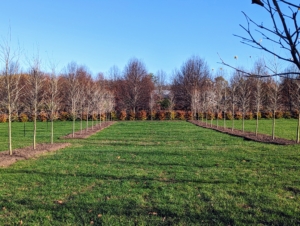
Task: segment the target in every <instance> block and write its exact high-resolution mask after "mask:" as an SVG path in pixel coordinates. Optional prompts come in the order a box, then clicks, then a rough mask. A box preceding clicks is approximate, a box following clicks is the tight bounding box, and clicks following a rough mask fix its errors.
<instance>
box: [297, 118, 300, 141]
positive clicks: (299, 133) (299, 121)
mask: <svg viewBox="0 0 300 226" xmlns="http://www.w3.org/2000/svg"><path fill="white" fill-rule="evenodd" d="M299 136H300V112H299V113H298V126H297V143H299Z"/></svg>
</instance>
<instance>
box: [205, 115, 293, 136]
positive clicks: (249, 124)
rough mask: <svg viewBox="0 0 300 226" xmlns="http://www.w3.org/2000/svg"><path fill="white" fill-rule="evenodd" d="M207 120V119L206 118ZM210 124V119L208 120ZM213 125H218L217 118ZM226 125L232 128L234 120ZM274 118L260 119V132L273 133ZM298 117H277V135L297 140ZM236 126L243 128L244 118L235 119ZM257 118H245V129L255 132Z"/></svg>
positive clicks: (220, 124) (221, 121)
mask: <svg viewBox="0 0 300 226" xmlns="http://www.w3.org/2000/svg"><path fill="white" fill-rule="evenodd" d="M204 122H205V120H204ZM207 123H208V125H210V123H211V122H210V120H208V121H207ZM212 123H213V125H217V120H213V121H212ZM225 123H226V127H227V128H232V121H231V120H226V121H225ZM272 123H273V120H272V119H260V120H259V121H258V133H262V134H269V135H271V134H272ZM297 124H298V119H276V121H275V136H276V137H282V138H286V139H289V140H296V134H297ZM223 125H224V121H223V120H219V126H221V127H223ZM234 128H235V129H239V130H242V120H234ZM255 128H256V120H255V119H252V120H245V131H251V132H255Z"/></svg>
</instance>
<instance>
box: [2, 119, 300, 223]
mask: <svg viewBox="0 0 300 226" xmlns="http://www.w3.org/2000/svg"><path fill="white" fill-rule="evenodd" d="M62 141H63V140H60V142H62ZM67 142H70V143H72V145H71V146H70V147H67V148H65V149H63V150H60V151H57V152H55V153H50V154H47V155H44V156H42V157H40V158H38V159H32V160H27V161H20V162H17V163H16V164H14V165H12V166H11V167H9V168H6V169H0V181H1V182H0V207H1V209H0V225H14V224H16V225H17V224H23V225H90V224H94V225H201V224H202V225H225V224H226V225H235V224H238V225H241V224H244V225H259V224H274V225H295V224H300V214H299V213H300V163H299V162H300V161H299V160H300V155H299V154H300V150H299V146H296V145H291V146H279V145H271V144H261V143H257V142H252V141H244V140H243V139H242V138H237V137H233V136H230V135H226V134H220V133H219V132H216V131H213V130H209V129H204V128H200V127H197V126H195V125H192V124H190V123H187V122H183V121H175V122H170V121H162V122H156V121H154V122H150V121H145V122H140V121H139V122H138V121H135V122H118V123H116V124H114V125H112V126H110V127H109V128H107V129H105V130H103V131H101V132H99V133H97V134H95V135H93V136H91V137H89V138H88V139H84V140H82V139H78V140H76V139H75V140H68V141H67Z"/></svg>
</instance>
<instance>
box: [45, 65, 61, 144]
mask: <svg viewBox="0 0 300 226" xmlns="http://www.w3.org/2000/svg"><path fill="white" fill-rule="evenodd" d="M45 83H46V87H45V88H46V91H45V101H44V103H45V106H46V108H47V110H48V111H49V118H50V121H51V139H50V141H51V144H53V138H54V120H55V119H56V115H57V111H58V109H59V107H60V100H61V98H60V92H59V88H60V87H59V77H58V76H57V73H56V66H55V65H54V64H52V65H51V73H50V75H48V76H47V77H46V80H45Z"/></svg>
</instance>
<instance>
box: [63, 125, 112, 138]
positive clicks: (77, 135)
mask: <svg viewBox="0 0 300 226" xmlns="http://www.w3.org/2000/svg"><path fill="white" fill-rule="evenodd" d="M114 123H116V122H112V121H108V122H101V124H97V125H95V126H93V128H91V127H89V128H88V129H87V130H86V129H84V130H82V131H78V132H75V133H74V136H73V134H72V133H70V134H68V135H66V136H63V137H62V138H64V139H85V138H88V137H90V136H91V135H93V134H95V133H97V132H99V131H101V130H103V129H105V128H107V127H109V126H111V125H112V124H114Z"/></svg>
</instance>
